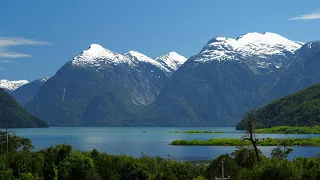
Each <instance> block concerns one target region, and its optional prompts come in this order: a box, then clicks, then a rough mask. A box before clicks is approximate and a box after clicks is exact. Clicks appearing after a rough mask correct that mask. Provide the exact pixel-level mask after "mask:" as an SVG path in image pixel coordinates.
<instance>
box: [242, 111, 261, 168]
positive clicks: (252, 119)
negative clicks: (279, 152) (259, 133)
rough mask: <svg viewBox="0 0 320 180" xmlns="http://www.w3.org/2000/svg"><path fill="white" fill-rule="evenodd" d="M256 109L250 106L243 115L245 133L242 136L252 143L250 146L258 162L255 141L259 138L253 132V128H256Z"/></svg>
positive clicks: (258, 157)
mask: <svg viewBox="0 0 320 180" xmlns="http://www.w3.org/2000/svg"><path fill="white" fill-rule="evenodd" d="M257 111H258V110H257V109H255V108H252V109H250V110H249V111H248V112H247V113H246V115H245V117H244V123H245V126H246V135H245V136H244V137H243V139H244V140H248V141H250V142H251V143H252V146H253V148H254V151H255V154H256V157H257V161H258V162H260V156H259V150H258V147H257V142H258V141H259V139H258V138H257V137H256V134H255V132H254V131H255V130H256V122H257V118H258V116H257V114H258V113H257Z"/></svg>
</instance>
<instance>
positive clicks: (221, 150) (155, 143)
mask: <svg viewBox="0 0 320 180" xmlns="http://www.w3.org/2000/svg"><path fill="white" fill-rule="evenodd" d="M191 129H196V130H210V131H220V132H224V133H223V134H175V133H169V132H175V131H179V132H183V131H187V130H191ZM10 131H13V132H15V133H16V134H17V135H19V136H25V137H28V138H30V139H31V140H32V142H33V144H34V145H35V150H39V149H42V148H47V147H50V146H54V145H56V144H63V143H66V144H70V145H72V147H73V148H74V149H80V150H92V149H98V150H100V151H104V152H106V153H109V154H128V155H132V156H135V157H139V156H141V152H144V154H146V155H150V156H161V157H167V156H168V154H170V155H171V156H173V157H174V158H175V159H179V160H210V159H212V158H215V157H217V156H219V155H221V154H225V153H231V152H232V151H234V150H235V148H236V147H233V146H215V147H213V146H170V145H168V144H169V143H170V142H172V141H173V140H177V139H186V140H194V139H198V140H206V139H210V138H241V137H243V136H244V133H243V131H235V130H234V128H232V127H219V128H212V127H205V128H203V127H201V128H197V127H193V128H192V127H191V128H190V127H188V128H184V127H182V128H174V127H173V128H172V127H100V128H93V127H52V128H44V129H10ZM144 132H145V133H144ZM258 137H259V138H267V137H271V138H289V137H292V138H309V137H320V135H311V134H271V135H270V134H268V135H267V134H259V135H258ZM272 148H274V147H260V149H261V150H262V152H263V153H264V154H265V155H267V156H269V155H270V152H271V150H272ZM293 148H294V151H293V153H292V154H291V155H290V156H289V158H294V157H298V156H302V157H311V156H315V155H316V154H317V153H318V152H320V147H293Z"/></svg>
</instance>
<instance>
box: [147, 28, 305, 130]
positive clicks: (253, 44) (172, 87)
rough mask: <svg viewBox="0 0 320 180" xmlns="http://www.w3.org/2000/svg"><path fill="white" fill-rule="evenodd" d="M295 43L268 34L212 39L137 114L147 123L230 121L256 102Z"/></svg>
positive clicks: (278, 70)
mask: <svg viewBox="0 0 320 180" xmlns="http://www.w3.org/2000/svg"><path fill="white" fill-rule="evenodd" d="M299 47H301V45H300V44H299V43H296V42H293V41H289V40H287V39H286V38H284V37H281V36H280V35H276V34H273V33H264V34H258V33H249V34H246V35H244V36H241V37H239V38H237V39H230V38H222V37H216V38H213V39H212V40H210V41H209V42H208V44H207V45H206V46H205V47H204V48H203V49H202V50H201V52H200V53H199V54H198V55H195V56H193V57H191V58H189V59H188V60H187V62H186V63H184V64H183V65H182V66H181V67H180V68H179V69H178V70H177V72H176V73H175V74H174V75H173V76H172V77H171V79H170V82H169V83H168V85H167V86H166V88H164V89H163V91H162V92H161V93H160V95H159V97H158V98H157V99H156V101H155V103H153V104H152V105H150V106H149V107H148V108H146V109H145V110H144V111H143V112H144V113H142V114H144V115H145V117H144V118H145V119H147V122H148V123H149V124H152V123H154V124H160V125H161V124H173V125H185V126H195V125H210V126H225V125H234V124H235V123H236V122H238V121H239V119H240V117H241V116H242V115H243V114H244V113H245V112H246V111H247V110H248V109H249V108H251V107H253V106H257V105H258V103H259V98H260V94H262V93H263V92H264V91H265V88H267V86H266V85H268V84H270V83H271V82H273V80H274V79H275V78H276V77H277V76H278V75H279V73H280V71H281V70H282V69H284V68H285V66H284V65H286V64H288V63H290V62H291V61H290V58H289V56H290V57H291V56H293V55H294V51H295V50H296V49H298V48H299ZM263 64H264V65H263ZM261 69H264V71H262V70H261Z"/></svg>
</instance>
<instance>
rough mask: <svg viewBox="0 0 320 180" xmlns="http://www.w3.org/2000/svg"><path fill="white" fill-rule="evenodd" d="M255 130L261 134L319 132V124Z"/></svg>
mask: <svg viewBox="0 0 320 180" xmlns="http://www.w3.org/2000/svg"><path fill="white" fill-rule="evenodd" d="M255 132H256V133H261V134H320V126H319V125H317V126H303V127H298V126H275V127H272V128H264V129H257V130H256V131H255Z"/></svg>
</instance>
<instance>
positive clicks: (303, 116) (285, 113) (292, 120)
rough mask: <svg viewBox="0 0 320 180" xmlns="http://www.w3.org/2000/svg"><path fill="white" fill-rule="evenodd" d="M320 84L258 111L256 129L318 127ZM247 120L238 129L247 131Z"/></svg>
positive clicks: (319, 117) (278, 100)
mask: <svg viewBox="0 0 320 180" xmlns="http://www.w3.org/2000/svg"><path fill="white" fill-rule="evenodd" d="M319 97H320V84H315V85H312V86H310V87H308V88H306V89H303V90H300V91H298V92H296V93H293V94H291V95H288V96H285V97H282V98H279V99H277V100H275V101H273V102H271V103H269V104H268V105H266V106H264V107H262V108H260V109H258V111H257V117H258V118H257V124H256V128H270V127H275V126H316V125H319V124H320V122H319V120H320V106H319V104H320V98H319ZM244 121H245V118H243V119H242V120H241V121H240V122H239V123H238V124H237V126H236V129H239V130H242V129H245V123H244Z"/></svg>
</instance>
